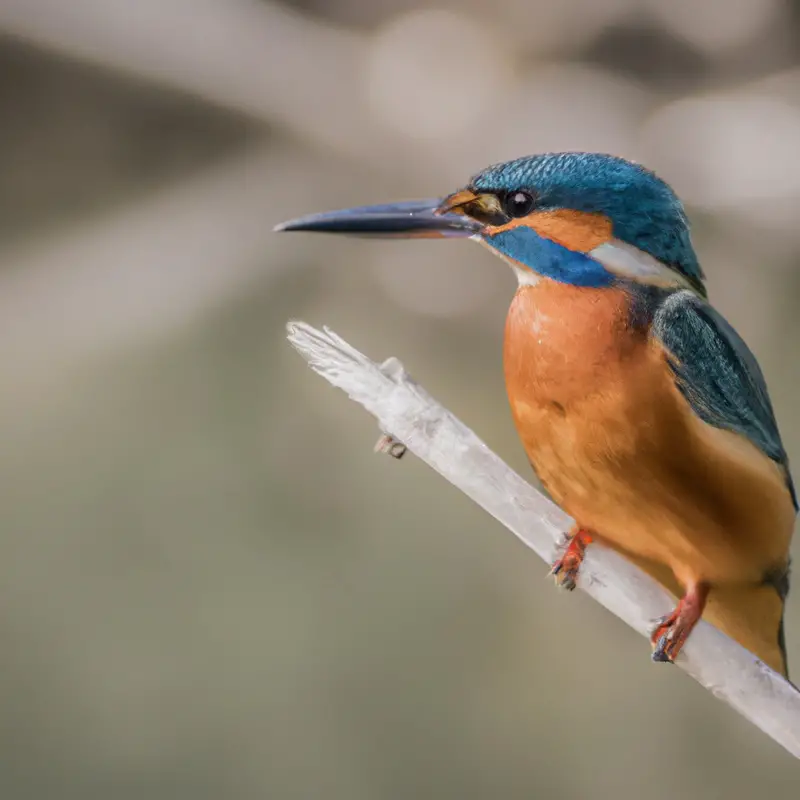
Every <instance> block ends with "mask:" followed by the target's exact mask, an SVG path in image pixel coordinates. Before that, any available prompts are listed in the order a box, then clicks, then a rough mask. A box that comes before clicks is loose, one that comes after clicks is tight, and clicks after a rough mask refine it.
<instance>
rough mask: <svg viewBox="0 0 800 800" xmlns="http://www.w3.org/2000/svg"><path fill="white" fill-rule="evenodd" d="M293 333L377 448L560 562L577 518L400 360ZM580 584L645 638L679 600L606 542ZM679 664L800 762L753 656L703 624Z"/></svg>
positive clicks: (789, 718) (295, 328)
mask: <svg viewBox="0 0 800 800" xmlns="http://www.w3.org/2000/svg"><path fill="white" fill-rule="evenodd" d="M287 327H288V331H289V335H288V338H289V341H290V342H291V344H292V345H293V346H294V347H295V348H296V349H297V351H298V352H299V353H300V355H302V356H303V358H304V359H305V360H306V361H307V362H308V363H309V364H310V366H311V368H312V369H313V370H314V371H315V372H317V373H318V374H319V375H321V376H322V377H323V378H325V379H326V380H327V381H329V382H330V383H332V384H333V385H334V386H338V387H339V388H340V389H342V390H344V391H345V392H347V394H348V395H349V396H350V397H351V398H352V399H353V400H355V401H356V402H357V403H360V404H361V405H362V406H364V408H366V409H367V411H369V412H370V413H371V414H373V415H374V416H375V417H377V419H378V422H379V424H380V427H381V429H382V430H383V431H384V432H385V433H386V437H384V438H383V439H382V440H381V441H379V443H378V445H379V449H382V450H383V451H384V452H392V448H395V449H394V452H393V454H394V455H395V457H398V453H399V454H400V455H402V450H403V448H402V445H405V446H406V447H407V448H408V449H409V450H411V452H413V453H415V454H416V455H417V456H418V457H419V458H421V459H422V460H423V461H425V462H426V463H427V464H428V465H429V466H431V467H433V468H434V469H435V470H436V471H437V472H438V473H440V474H441V475H443V476H444V477H445V478H446V479H447V480H448V481H450V483H452V484H453V485H454V486H457V487H458V488H459V489H461V491H462V492H464V493H465V494H466V495H467V496H468V497H471V498H472V499H473V500H474V501H475V502H476V503H477V504H478V505H480V506H481V507H482V508H483V509H484V510H486V511H488V512H489V513H490V514H491V515H492V516H493V517H494V518H495V519H497V520H499V521H500V522H502V523H503V525H505V526H506V527H507V528H508V529H509V530H510V531H511V532H512V533H514V534H515V535H516V536H518V537H519V538H520V539H521V540H522V541H523V542H524V543H525V544H526V545H528V547H530V548H531V549H532V550H534V551H535V552H536V553H537V554H538V555H539V556H540V557H541V558H543V559H544V560H545V561H546V562H548V563H550V562H552V561H553V559H554V558H555V557H556V555H557V552H558V547H559V546H560V545H561V544H562V543H563V537H564V533H565V532H566V531H568V530H569V529H570V527H571V526H572V522H573V521H572V519H570V517H568V516H567V515H566V514H565V513H564V512H563V511H562V510H561V509H559V508H558V507H557V506H556V505H555V504H554V503H552V502H551V501H550V500H548V499H547V498H546V497H545V496H544V495H543V494H541V493H540V492H538V491H537V490H536V489H534V488H533V487H532V486H531V485H530V484H529V483H528V482H527V481H525V480H524V479H523V478H521V477H520V476H519V475H517V474H516V473H515V472H514V471H513V470H512V469H511V468H510V467H509V466H507V465H506V464H505V463H504V462H503V461H502V460H501V459H500V458H499V457H498V456H496V455H495V454H494V453H493V452H492V451H491V450H490V449H489V448H488V447H487V446H486V445H485V444H484V443H483V442H482V441H481V440H480V439H479V438H478V437H477V436H476V435H475V434H474V433H473V432H472V431H471V430H470V429H469V428H467V426H466V425H464V424H463V423H462V422H460V421H459V420H458V419H456V417H454V416H453V415H452V414H451V413H450V412H449V411H448V410H447V409H445V408H443V407H442V406H441V405H439V403H437V402H436V401H435V400H434V399H433V398H432V397H431V396H430V395H429V394H428V393H427V392H426V391H425V390H424V389H423V388H422V387H421V386H419V385H418V384H416V383H415V382H414V381H413V380H412V379H411V378H410V377H409V375H408V374H407V373H406V371H405V369H404V368H403V365H402V364H401V363H400V362H399V361H398V360H397V359H395V358H390V359H389V360H388V361H385V362H384V363H383V364H381V365H378V364H376V363H374V362H373V361H371V360H370V359H369V358H367V357H366V356H365V355H364V354H363V353H360V352H359V351H358V350H356V349H355V348H354V347H351V346H350V345H349V344H348V343H347V342H345V341H344V340H343V339H341V338H340V337H339V336H337V335H336V334H335V333H334V332H333V331H331V330H329V329H328V328H323V329H322V330H317V329H316V328H313V327H311V326H310V325H308V324H306V323H304V322H290V323H289V324H288V326H287ZM400 443H402V445H400ZM398 445H399V448H398ZM578 585H579V588H581V589H583V590H584V591H585V592H587V593H588V594H589V595H591V596H592V597H593V598H594V599H595V600H597V602H599V603H600V604H601V605H603V606H605V607H606V608H607V609H608V610H609V611H611V612H612V613H613V614H616V616H618V617H619V618H620V619H622V620H623V621H624V622H627V623H628V625H630V626H631V627H632V628H633V629H634V630H635V631H638V632H639V633H640V634H642V635H643V636H648V637H649V630H650V627H651V625H652V620H653V619H654V618H656V617H658V616H661V615H662V614H665V613H667V612H668V611H670V610H671V609H672V607H673V606H674V603H675V599H674V598H673V597H671V596H670V595H669V594H668V593H667V592H666V591H665V590H664V589H663V588H662V587H661V586H659V584H657V583H656V582H655V581H654V580H653V579H651V578H650V577H649V576H648V575H645V574H644V573H643V572H641V571H640V570H639V569H638V568H637V567H635V566H634V565H633V564H630V563H629V562H628V561H626V560H625V559H623V558H622V557H621V556H619V555H618V554H616V553H614V552H613V551H611V550H608V549H607V548H604V547H602V546H599V545H593V546H592V547H590V548H589V549H588V551H587V555H586V560H585V561H584V563H583V565H582V567H581V574H580V579H579V583H578ZM676 664H677V666H679V667H680V668H681V669H683V670H685V671H686V672H688V673H689V674H690V675H691V676H692V677H693V678H694V679H695V680H697V681H698V682H699V683H701V684H702V685H703V686H705V687H706V689H709V690H710V691H711V692H712V693H713V694H714V695H715V696H716V697H718V698H720V699H721V700H724V701H725V702H726V703H728V704H729V705H731V706H733V708H735V709H736V710H737V711H738V712H739V713H740V714H742V715H743V716H745V717H746V718H747V719H749V720H750V721H751V722H753V723H754V724H755V725H757V726H758V727H759V728H761V730H763V731H764V732H765V733H766V734H767V735H769V736H771V737H772V738H773V739H774V740H775V741H776V742H778V743H779V744H781V745H783V747H785V748H786V749H787V750H788V751H789V752H790V753H792V754H793V755H794V756H795V757H798V758H800V692H798V691H797V690H796V689H795V688H794V686H793V685H792V684H791V683H789V682H788V681H787V680H785V679H784V678H783V677H782V676H781V675H779V674H777V673H776V672H774V671H773V670H772V669H770V668H769V667H768V666H767V665H765V664H764V663H763V662H761V661H759V660H758V659H757V658H756V657H755V656H754V655H752V653H750V652H749V651H747V650H745V649H744V648H743V647H741V646H740V645H739V644H737V643H736V642H734V641H733V640H732V639H729V638H728V637H727V636H725V635H723V634H722V633H721V632H720V631H718V630H717V629H716V628H714V627H712V626H711V625H709V624H708V623H706V622H701V623H700V624H699V625H698V626H697V628H695V630H694V631H693V632H692V635H691V636H690V637H689V640H688V642H687V644H686V646H685V647H684V649H683V651H682V653H681V655H679V656H678V659H677V662H676Z"/></svg>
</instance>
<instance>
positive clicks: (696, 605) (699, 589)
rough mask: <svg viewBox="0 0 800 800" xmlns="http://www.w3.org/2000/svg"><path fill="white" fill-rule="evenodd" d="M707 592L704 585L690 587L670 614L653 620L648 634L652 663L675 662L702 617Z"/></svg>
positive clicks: (706, 586) (707, 589) (698, 584)
mask: <svg viewBox="0 0 800 800" xmlns="http://www.w3.org/2000/svg"><path fill="white" fill-rule="evenodd" d="M708 591H709V587H708V585H707V584H705V583H697V584H694V585H692V586H690V587H689V589H688V590H687V591H686V594H685V595H684V596H683V597H682V598H681V599H680V602H679V603H678V605H677V606H675V609H674V610H673V611H672V613H670V614H667V615H666V616H664V617H659V618H658V619H656V620H654V625H653V629H652V631H651V634H650V641H651V643H652V645H653V655H652V659H653V661H657V662H660V663H670V662H674V661H675V659H676V658H677V657H678V654H679V653H680V652H681V649H682V648H683V645H684V644H685V643H686V640H687V639H688V638H689V634H690V633H691V632H692V630H693V629H694V626H695V625H697V623H698V622H699V621H700V618H701V617H702V616H703V609H704V608H705V605H706V600H707V598H708Z"/></svg>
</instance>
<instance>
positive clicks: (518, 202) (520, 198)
mask: <svg viewBox="0 0 800 800" xmlns="http://www.w3.org/2000/svg"><path fill="white" fill-rule="evenodd" d="M533 203H534V199H533V195H532V194H531V193H530V192H509V193H508V194H507V195H506V199H505V202H504V203H503V206H504V208H505V212H506V214H508V216H509V217H525V216H527V215H528V214H530V213H531V209H532V208H533Z"/></svg>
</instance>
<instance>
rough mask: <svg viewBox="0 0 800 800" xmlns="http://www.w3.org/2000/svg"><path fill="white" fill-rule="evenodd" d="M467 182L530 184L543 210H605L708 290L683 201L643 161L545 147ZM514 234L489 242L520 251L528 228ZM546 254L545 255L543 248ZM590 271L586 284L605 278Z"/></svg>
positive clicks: (506, 186)
mask: <svg viewBox="0 0 800 800" xmlns="http://www.w3.org/2000/svg"><path fill="white" fill-rule="evenodd" d="M469 188H470V189H472V190H473V191H475V192H496V193H508V192H518V191H527V192H530V193H531V194H532V195H533V197H534V198H535V208H536V210H538V211H548V210H556V209H570V210H574V211H580V212H590V213H599V214H603V215H604V216H606V217H607V218H608V219H609V220H610V221H611V224H612V231H613V235H614V237H615V238H617V239H619V240H621V241H623V242H626V243H627V244H629V245H632V246H633V247H636V248H638V249H639V250H642V251H644V252H645V253H648V254H649V255H651V256H653V257H654V258H656V259H657V260H658V261H660V262H661V263H663V264H665V265H666V266H668V267H670V268H672V269H673V270H675V271H677V272H679V273H680V274H681V275H683V276H684V277H685V278H686V279H687V280H688V281H689V282H690V283H691V284H692V285H694V286H695V288H696V289H697V290H698V291H700V292H701V293H703V294H705V289H704V287H703V283H702V281H703V277H704V276H703V272H702V270H701V269H700V265H699V264H698V261H697V256H696V255H695V252H694V248H693V247H692V242H691V237H690V234H689V224H688V221H687V219H686V214H685V212H684V209H683V204H682V203H681V201H680V200H679V199H678V197H677V196H676V194H675V193H674V192H673V190H672V189H671V188H670V187H669V185H668V184H666V183H665V182H664V181H663V180H661V178H659V177H658V176H657V175H655V173H653V172H651V171H650V170H647V169H645V168H644V167H642V166H640V165H638V164H634V163H632V162H630V161H626V160H625V159H623V158H618V157H616V156H610V155H605V154H601V153H545V154H542V155H534V156H527V157H523V158H517V159H515V160H513V161H508V162H506V163H503V164H496V165H493V166H491V167H488V168H487V169H485V170H483V171H482V172H480V173H478V174H477V175H476V176H475V177H474V178H472V180H471V182H470V184H469ZM508 234H510V235H508ZM508 234H501V236H503V237H504V238H503V239H498V237H497V236H495V237H493V239H492V241H491V242H490V243H491V245H492V246H493V247H495V248H497V249H499V250H501V251H502V250H513V251H514V252H506V253H505V254H506V255H509V256H511V257H512V258H517V257H518V256H519V250H520V248H521V246H522V244H523V241H522V238H521V236H522V234H514V233H513V232H511V231H509V232H508ZM542 255H546V254H542V253H537V257H539V258H541V257H542ZM584 271H585V272H586V274H587V276H588V277H586V278H585V283H590V284H592V283H593V284H600V283H602V276H601V275H600V274H599V273H598V274H593V275H589V273H591V272H592V269H591V265H587V266H586V267H585V269H584ZM578 272H580V270H578Z"/></svg>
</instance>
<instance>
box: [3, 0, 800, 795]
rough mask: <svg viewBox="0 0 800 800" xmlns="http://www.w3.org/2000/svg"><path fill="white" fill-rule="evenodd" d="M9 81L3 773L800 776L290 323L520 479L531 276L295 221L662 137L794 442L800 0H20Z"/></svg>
mask: <svg viewBox="0 0 800 800" xmlns="http://www.w3.org/2000/svg"><path fill="white" fill-rule="evenodd" d="M0 109H2V111H1V112H0V176H2V177H0V398H2V399H0V407H2V414H0V448H2V458H0V497H1V498H2V502H0V553H2V556H1V557H0V641H2V644H1V645H0V753H2V755H1V756H0V767H1V768H0V796H2V797H4V798H23V797H24V798H47V797H57V798H59V799H60V800H68V799H69V798H81V800H90V799H91V798H109V797H112V798H115V800H117V799H118V800H127V798H143V797H147V798H148V800H161V799H162V798H163V799H164V800H166V799H167V798H170V800H173V799H174V798H191V800H203V798H220V797H225V798H235V799H236V800H239V798H242V799H243V800H244V799H247V798H275V800H283V799H284V798H286V799H287V800H290V799H293V798H324V799H325V800H336V799H337V798H342V800H368V799H369V800H384V799H385V800H395V798H397V800H400V798H403V799H405V798H409V797H423V798H458V800H467V798H509V799H513V798H540V797H541V798H553V800H559V799H560V798H565V800H566V799H571V798H599V797H616V798H639V797H642V796H647V797H648V798H651V800H668V799H669V800H673V799H674V798H675V797H681V798H686V799H692V800H693V799H694V798H698V799H699V798H703V800H712V799H713V798H723V797H724V798H727V799H730V798H752V797H755V796H769V797H771V798H773V800H780V799H781V798H796V797H797V796H798V791H799V790H800V773H799V772H798V767H797V763H796V762H795V761H794V760H793V759H792V758H791V757H790V756H789V755H788V754H787V753H785V752H784V751H783V750H781V749H780V747H779V746H777V745H776V744H775V743H773V742H772V741H771V740H769V739H767V738H766V737H765V736H764V735H762V734H761V733H760V732H759V731H758V730H756V729H755V728H754V727H752V726H751V725H750V724H749V723H747V722H745V721H744V720H743V719H741V718H739V717H738V716H736V715H735V714H734V713H733V712H732V711H730V710H729V709H728V708H727V707H725V706H723V705H722V704H721V703H719V702H718V701H716V700H715V699H714V698H713V697H712V696H711V694H709V693H707V692H705V691H704V690H702V689H701V688H700V687H699V686H697V685H696V684H694V683H693V682H692V681H691V680H690V679H689V678H688V677H686V676H685V675H683V674H682V673H680V672H679V671H678V670H674V669H665V668H662V667H656V666H654V665H653V664H651V663H650V660H649V658H648V655H649V653H648V645H647V643H646V642H645V641H644V640H643V639H641V638H639V637H638V636H636V635H635V634H634V633H633V632H632V631H630V630H628V629H627V628H626V627H625V626H624V625H623V624H622V623H621V622H619V621H618V620H616V619H615V618H613V617H611V616H610V615H609V614H608V613H606V612H605V611H604V610H602V609H601V608H599V607H598V606H596V605H595V604H594V603H593V602H591V601H590V600H589V599H588V598H586V597H585V596H582V595H581V594H580V593H578V594H576V595H567V594H564V593H558V592H556V590H555V589H554V588H553V586H552V584H551V582H550V581H546V580H545V579H544V577H545V574H546V571H547V568H546V566H545V565H544V564H543V563H541V562H540V561H539V560H538V559H537V558H536V557H535V556H534V555H532V554H531V553H529V552H528V551H527V550H525V548H524V547H523V546H522V545H521V544H520V543H518V542H517V541H516V540H515V539H514V537H512V536H511V535H510V534H509V533H508V532H507V531H506V530H505V529H504V528H502V527H501V526H500V525H499V524H497V523H496V522H495V521H494V520H492V519H490V518H489V517H488V516H487V515H485V514H484V513H483V512H482V511H480V510H479V509H478V508H477V507H476V506H473V505H472V504H471V502H470V501H469V500H467V499H466V498H465V497H464V496H462V495H461V494H460V493H459V492H458V491H457V490H456V489H454V488H453V487H452V486H450V485H449V484H447V483H446V482H445V481H443V480H442V479H440V478H439V477H438V476H436V475H434V474H433V473H432V472H430V471H429V470H428V469H427V468H426V467H425V466H424V465H422V464H421V463H420V462H418V461H416V460H415V459H414V458H413V457H408V458H407V459H404V460H403V461H402V462H399V463H398V462H393V461H392V460H391V459H388V458H384V457H378V456H375V455H373V453H372V452H371V447H372V445H373V443H374V440H375V438H376V436H377V429H376V427H375V423H374V421H373V420H372V419H371V418H370V417H368V416H367V414H366V413H364V412H363V411H362V410H361V409H359V408H358V407H356V406H355V405H354V404H352V403H350V402H349V401H348V400H347V399H346V397H345V396H344V395H342V394H340V393H338V392H337V391H335V390H334V389H332V388H331V387H329V386H328V385H327V384H325V383H324V382H323V381H322V380H320V379H319V378H317V377H315V376H314V375H313V374H312V373H311V372H310V371H309V370H308V369H307V368H306V366H305V365H304V364H303V362H302V361H301V359H300V358H298V357H297V356H296V354H294V353H293V352H292V351H291V349H290V348H289V346H288V345H287V344H286V343H285V340H284V336H285V332H284V324H285V322H286V320H287V319H289V318H302V319H305V320H307V321H309V322H311V323H312V324H316V325H322V324H329V325H331V326H332V327H333V328H334V329H335V330H336V331H338V332H339V333H340V334H342V335H343V336H345V337H346V338H347V339H349V340H350V341H351V342H352V343H353V344H355V345H356V346H357V347H359V348H360V349H362V350H364V351H365V352H366V353H368V354H369V355H370V356H372V357H373V358H375V359H382V358H385V357H387V356H389V355H396V356H398V357H400V358H401V359H402V360H403V361H404V362H405V364H406V365H407V366H408V368H409V369H410V370H411V372H412V373H413V374H414V376H415V377H416V378H417V379H418V380H420V381H421V382H422V383H423V384H424V385H425V386H426V387H427V388H428V390H429V391H431V392H432V393H433V394H434V395H435V396H436V397H437V398H438V399H439V400H440V401H442V402H443V403H444V404H445V405H446V406H448V407H449V408H450V409H451V410H452V411H453V412H454V413H456V414H457V415H458V416H459V417H460V418H461V419H463V420H464V421H465V422H466V423H467V424H468V425H470V426H471V427H472V428H473V429H474V430H476V431H477V432H478V433H479V435H481V436H482V437H483V438H484V439H485V440H486V441H487V442H488V444H489V445H490V446H491V447H493V448H494V449H495V450H496V451H497V452H499V453H500V454H501V455H502V456H503V457H504V458H506V459H507V460H508V461H509V463H511V464H512V465H513V466H514V467H516V468H517V469H518V470H519V471H520V472H521V473H522V474H524V475H527V474H529V473H528V467H527V463H526V460H525V457H524V455H523V453H522V449H521V447H520V445H519V444H518V442H517V439H516V434H515V432H514V430H513V427H512V424H511V421H510V415H509V413H508V409H507V402H506V398H505V393H504V386H503V379H502V370H501V352H500V351H501V339H502V331H503V323H504V318H505V311H506V308H507V305H508V302H509V300H510V297H511V295H512V292H513V290H514V286H515V279H514V277H513V275H512V274H511V272H510V270H507V269H506V268H505V267H504V266H503V265H502V264H501V262H500V261H497V260H495V259H492V258H491V257H490V256H489V255H488V254H487V253H486V252H485V251H483V250H482V249H480V248H477V247H474V246H472V245H468V244H466V243H453V242H447V243H445V242H405V243H402V242H396V243H387V242H381V243H378V244H371V243H368V242H363V241H348V240H341V241H340V240H336V241H334V240H331V239H328V238H325V237H314V236H301V235H296V236H275V235H273V234H272V233H271V228H272V226H273V225H274V224H275V223H277V222H279V221H281V220H284V219H287V218H289V217H291V216H294V215H297V214H300V213H307V212H313V211H319V210H325V209H328V208H335V207H338V206H347V205H351V204H361V203H369V202H380V201H384V200H393V199H402V198H413V197H425V196H435V195H439V194H443V193H446V192H449V191H451V190H453V189H455V188H458V187H460V186H462V185H463V184H464V183H465V182H466V181H467V179H468V178H469V176H470V175H472V174H473V173H475V172H476V171H478V170H479V169H481V168H482V167H484V166H485V165H487V164H489V163H492V162H496V161H500V160H504V159H507V158H511V157H514V156H519V155H523V154H527V153H533V152H537V151H543V150H550V149H554V150H565V149H573V148H575V149H586V150H602V151H607V152H611V153H615V154H620V155H624V156H628V157H631V158H634V159H637V160H639V161H642V162H644V163H646V164H648V165H649V166H651V167H653V168H655V169H657V170H658V171H659V172H660V174H662V176H663V177H665V178H666V179H667V180H668V181H670V182H671V183H672V184H673V185H674V186H675V188H676V189H677V190H678V192H679V193H680V194H681V195H682V196H683V198H684V199H685V200H686V202H687V204H688V207H689V211H690V214H691V217H692V220H693V224H694V231H695V234H694V235H695V241H696V246H697V249H698V251H699V253H700V257H701V260H702V263H703V265H704V268H705V270H706V272H707V274H708V283H709V289H710V293H711V297H712V299H713V302H714V303H715V304H716V305H717V306H718V307H719V308H720V309H721V310H722V311H723V312H724V313H725V314H726V315H727V316H728V318H729V319H730V320H731V321H732V322H733V323H734V325H735V326H736V327H737V328H738V329H739V330H740V332H741V333H742V334H743V335H744V336H745V338H746V339H747V340H748V342H749V343H750V344H751V346H752V347H753V349H754V350H755V352H756V353H757V355H758V356H759V358H760V360H761V363H762V365H763V368H764V371H765V373H766V375H767V378H768V382H769V384H770V387H771V390H772V396H773V400H774V404H775V406H776V409H777V413H778V418H779V420H780V422H781V426H782V430H783V433H784V439H785V443H786V446H787V449H788V450H789V452H790V454H792V455H793V456H794V457H795V459H796V460H797V459H800V411H798V409H800V360H798V358H797V347H798V344H800V317H798V315H797V313H796V310H797V307H798V298H799V297H800V271H798V261H799V259H800V224H798V222H799V221H800V158H798V153H797V148H798V143H800V2H798V0H794V2H790V1H789V0H670V2H665V1H664V0H500V2H496V3H490V4H487V3H484V2H478V0H459V2H454V1H451V0H440V2H438V3H437V4H435V5H434V4H430V3H423V2H418V1H417V0H298V2H285V3H274V2H257V0H70V2H64V1H63V0H0ZM798 463H800V462H798ZM796 549H797V548H795V550H796ZM787 639H788V646H789V662H790V668H792V665H793V669H794V673H795V676H796V675H797V672H798V670H800V592H795V593H794V594H793V595H792V596H791V598H790V603H789V610H788V618H787ZM795 679H796V678H795Z"/></svg>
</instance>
